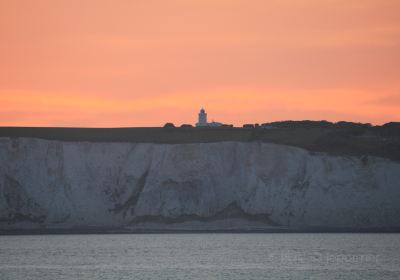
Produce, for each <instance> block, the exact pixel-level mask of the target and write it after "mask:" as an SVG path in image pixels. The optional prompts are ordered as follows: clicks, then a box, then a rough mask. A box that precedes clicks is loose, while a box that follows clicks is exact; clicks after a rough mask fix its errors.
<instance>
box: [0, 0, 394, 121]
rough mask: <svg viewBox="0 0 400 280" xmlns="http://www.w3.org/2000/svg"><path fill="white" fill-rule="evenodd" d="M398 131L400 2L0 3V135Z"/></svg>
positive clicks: (172, 0)
mask: <svg viewBox="0 0 400 280" xmlns="http://www.w3.org/2000/svg"><path fill="white" fill-rule="evenodd" d="M201 107H204V108H205V109H206V110H207V112H208V114H209V119H210V121H211V120H212V119H214V120H215V121H220V122H226V123H233V124H235V125H242V124H243V123H255V122H259V123H263V122H270V121H277V120H288V119H292V120H302V119H312V120H323V119H325V120H329V121H340V120H347V121H356V122H371V123H373V124H382V123H385V122H389V121H400V1H399V0H393V1H391V0H362V1H360V0H343V1H339V0H324V1H321V0H291V1H287V0H275V1H274V0H262V1H260V0H158V1H154V0H136V1H135V0H124V1H123V0H114V1H111V0H110V1H104V0H25V1H20V0H0V126H84V127H120V126H161V125H163V124H164V123H165V122H174V123H175V124H182V123H192V124H194V123H195V122H196V118H197V113H198V111H199V109H200V108H201Z"/></svg>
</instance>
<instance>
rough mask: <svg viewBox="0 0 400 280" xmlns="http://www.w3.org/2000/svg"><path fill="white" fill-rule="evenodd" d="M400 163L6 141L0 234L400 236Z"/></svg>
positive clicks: (248, 150)
mask: <svg viewBox="0 0 400 280" xmlns="http://www.w3.org/2000/svg"><path fill="white" fill-rule="evenodd" d="M399 182H400V164H399V163H398V162H394V161H391V160H388V159H383V158H377V157H371V156H364V157H350V156H330V155H326V154H313V153H310V152H308V151H307V150H304V149H300V148H295V147H290V146H283V145H275V144H269V143H258V142H247V143H240V142H219V143H196V144H145V143H136V144H134V143H88V142H61V141H49V140H39V139H33V138H14V139H12V138H6V137H4V138H0V229H1V230H9V229H37V228H50V229H51V228H58V229H74V228H93V227H98V228H108V229H121V228H125V229H131V230H165V229H187V230H223V229H233V230H251V229H264V230H275V229H289V230H297V229H300V230H311V229H327V228H328V229H333V230H341V229H350V230H351V229H353V230H363V229H389V230H390V229H396V228H397V229H398V228H400V215H399V214H400V183H399Z"/></svg>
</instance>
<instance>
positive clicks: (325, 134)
mask: <svg viewBox="0 0 400 280" xmlns="http://www.w3.org/2000/svg"><path fill="white" fill-rule="evenodd" d="M265 125H266V126H267V127H268V128H263V127H261V126H260V127H257V128H231V127H219V128H196V127H179V128H175V127H166V128H160V127H147V128H56V127H54V128H53V127H46V128H44V127H0V137H11V138H17V137H32V138H40V139H48V140H60V141H88V142H137V143H160V144H162V143H164V144H181V143H210V142H222V141H239V142H251V141H259V142H270V143H275V144H282V145H290V146H296V147H300V148H305V149H307V150H310V151H313V152H327V153H330V154H340V155H354V156H367V155H373V156H380V157H385V158H390V159H393V160H398V161H399V160H400V123H394V122H392V123H387V124H384V125H382V126H371V125H370V124H361V123H351V122H338V123H331V122H327V121H283V122H273V123H267V124H265ZM364 160H366V161H367V160H368V157H364Z"/></svg>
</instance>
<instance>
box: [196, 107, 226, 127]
mask: <svg viewBox="0 0 400 280" xmlns="http://www.w3.org/2000/svg"><path fill="white" fill-rule="evenodd" d="M222 125H223V124H222V123H219V122H214V121H212V122H210V123H209V122H207V113H206V111H205V110H204V109H203V108H201V110H200V112H199V121H198V122H197V123H196V126H197V127H218V126H222Z"/></svg>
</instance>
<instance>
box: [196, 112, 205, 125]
mask: <svg viewBox="0 0 400 280" xmlns="http://www.w3.org/2000/svg"><path fill="white" fill-rule="evenodd" d="M196 126H207V113H206V111H204V109H203V108H201V110H200V113H199V122H198V123H197V124H196Z"/></svg>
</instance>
